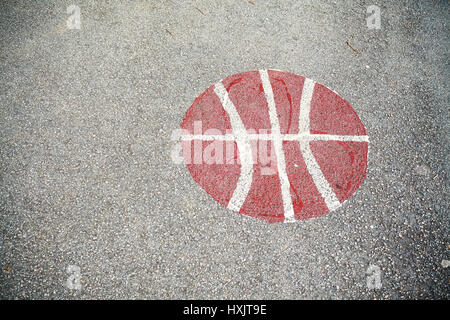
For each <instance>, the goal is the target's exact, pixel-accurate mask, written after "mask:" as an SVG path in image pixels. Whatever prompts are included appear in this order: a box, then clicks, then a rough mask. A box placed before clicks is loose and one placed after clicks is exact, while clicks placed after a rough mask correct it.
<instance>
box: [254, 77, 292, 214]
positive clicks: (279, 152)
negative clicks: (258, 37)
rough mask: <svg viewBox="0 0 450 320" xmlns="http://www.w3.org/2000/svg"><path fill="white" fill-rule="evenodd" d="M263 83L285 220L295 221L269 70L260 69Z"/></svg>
mask: <svg viewBox="0 0 450 320" xmlns="http://www.w3.org/2000/svg"><path fill="white" fill-rule="evenodd" d="M259 74H260V76H261V81H262V85H263V88H264V93H265V95H266V99H267V104H268V106H269V117H270V124H271V126H272V136H273V140H272V141H273V144H274V149H275V155H276V157H277V166H278V175H279V177H280V184H281V197H282V199H283V209H284V222H295V219H294V208H293V206H292V197H291V191H290V190H291V189H290V183H289V178H288V176H287V173H286V161H285V159H284V152H283V141H282V138H281V130H280V123H279V121H278V115H277V109H276V107H275V100H274V97H273V89H272V84H271V83H270V79H269V74H268V72H267V70H260V71H259Z"/></svg>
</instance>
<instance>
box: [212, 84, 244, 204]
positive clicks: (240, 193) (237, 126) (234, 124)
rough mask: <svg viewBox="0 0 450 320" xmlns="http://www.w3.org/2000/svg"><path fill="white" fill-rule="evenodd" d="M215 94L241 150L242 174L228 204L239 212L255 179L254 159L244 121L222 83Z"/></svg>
mask: <svg viewBox="0 0 450 320" xmlns="http://www.w3.org/2000/svg"><path fill="white" fill-rule="evenodd" d="M214 92H215V93H216V95H217V96H218V97H219V99H220V101H221V103H222V106H223V108H224V109H225V111H226V112H227V113H228V116H229V117H230V123H231V128H232V130H233V134H234V136H235V137H236V144H237V147H238V150H239V157H240V160H241V174H240V176H239V179H238V182H237V185H236V189H235V190H234V192H233V196H232V197H231V199H230V202H229V203H228V208H229V209H231V210H235V211H238V212H239V210H240V209H241V207H242V205H243V204H244V201H245V199H246V198H247V195H248V192H249V191H250V187H251V185H252V179H253V158H252V150H251V146H250V144H249V143H248V140H247V138H246V136H247V131H246V130H245V126H244V124H243V123H242V119H241V117H240V116H239V114H238V112H237V110H236V107H235V106H234V104H233V102H232V101H231V100H230V98H229V97H228V92H227V90H226V89H225V87H224V86H223V84H222V82H218V83H216V85H215V86H214Z"/></svg>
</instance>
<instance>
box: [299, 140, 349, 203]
mask: <svg viewBox="0 0 450 320" xmlns="http://www.w3.org/2000/svg"><path fill="white" fill-rule="evenodd" d="M300 151H301V152H302V155H303V159H304V160H305V163H306V167H307V168H308V171H309V174H310V175H311V177H312V179H313V181H314V183H315V184H316V187H317V190H319V193H320V194H321V195H322V197H323V199H324V200H325V204H326V205H327V207H328V209H329V210H330V211H333V210H335V209H337V208H338V207H339V206H340V205H341V203H340V202H339V200H338V198H337V197H336V194H335V193H334V191H333V190H332V189H331V187H330V184H329V183H328V181H327V179H326V178H325V176H324V175H323V172H322V170H321V169H320V166H319V164H318V163H317V161H316V158H315V157H314V155H313V153H312V151H311V148H310V147H309V141H300Z"/></svg>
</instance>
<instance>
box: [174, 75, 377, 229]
mask: <svg viewBox="0 0 450 320" xmlns="http://www.w3.org/2000/svg"><path fill="white" fill-rule="evenodd" d="M266 75H268V79H269V82H270V85H271V87H272V92H273V101H274V106H275V107H274V108H275V110H276V118H277V120H278V125H279V134H280V135H281V136H283V137H289V136H294V135H295V134H299V126H301V125H299V117H300V113H301V111H300V109H301V108H302V107H303V106H304V105H306V104H302V103H303V100H302V94H305V95H304V97H305V96H307V94H306V91H307V89H305V90H303V89H304V84H305V82H306V81H311V80H309V79H305V77H303V76H298V75H295V74H292V73H286V72H282V71H275V70H268V71H267V72H266ZM220 84H222V85H223V87H224V88H225V90H226V93H227V95H228V98H229V100H230V101H231V102H232V104H233V107H234V108H235V111H236V112H237V114H238V116H239V118H240V121H241V122H242V124H243V126H244V127H245V129H246V131H247V133H252V130H254V131H256V132H254V133H256V134H258V133H261V132H267V133H276V132H274V127H273V125H272V124H273V123H274V122H273V119H274V118H273V117H272V118H271V117H270V110H271V109H270V108H271V107H270V104H269V103H268V101H269V100H270V98H268V96H267V90H265V89H266V87H264V84H263V81H262V75H261V72H260V71H250V72H245V73H240V74H236V75H233V76H230V77H227V78H226V79H224V80H222V81H221V82H219V84H218V85H217V84H216V85H213V86H211V87H210V88H208V89H207V90H206V91H205V92H203V93H202V94H201V95H200V96H199V97H197V98H196V99H195V101H194V103H193V104H192V106H191V107H190V108H189V110H188V111H187V112H186V115H185V117H184V119H183V121H182V123H181V128H182V135H194V136H192V137H191V138H187V139H183V140H182V142H181V143H182V147H183V156H184V159H185V163H186V166H187V168H188V170H189V172H190V173H191V175H192V176H193V178H194V180H195V181H196V182H197V183H198V184H199V185H200V186H201V187H202V188H203V189H204V190H205V191H206V192H207V193H208V194H209V195H211V196H212V197H213V198H214V199H215V200H216V201H217V202H219V203H220V204H221V205H223V206H225V207H227V206H228V207H230V203H229V202H230V200H231V199H232V197H233V194H234V192H235V190H236V188H237V184H238V183H239V182H238V181H239V179H240V175H241V169H242V165H241V163H240V160H241V159H240V158H241V150H239V148H238V143H237V142H236V141H234V140H233V139H232V138H230V140H227V141H223V140H220V139H214V136H219V135H225V134H226V133H228V134H229V135H233V134H238V133H237V132H234V131H233V124H232V122H231V121H230V110H228V111H227V109H226V108H225V107H224V105H223V103H222V102H223V100H221V98H220V97H219V95H218V94H217V93H216V90H215V89H216V88H217V86H219V85H220ZM305 87H307V85H306V84H305ZM312 88H313V89H312V91H311V92H312V93H311V94H312V95H311V98H310V100H308V101H309V117H308V119H309V120H308V123H309V130H308V131H305V132H307V133H308V136H310V137H312V138H311V139H312V140H308V141H309V142H307V143H306V144H307V145H308V146H309V150H310V151H311V152H312V155H313V158H314V159H312V160H311V158H308V157H307V156H306V153H304V152H303V151H302V150H301V148H300V143H299V141H297V140H295V139H291V140H289V139H287V138H281V140H282V144H281V147H280V148H281V150H282V152H283V155H284V162H285V165H284V169H283V167H278V164H279V163H281V155H278V154H277V152H276V143H275V142H274V141H273V140H265V141H267V142H266V146H267V150H269V152H268V154H267V157H268V158H269V159H270V156H271V155H272V159H276V160H273V161H272V163H267V161H263V160H261V159H259V158H257V159H256V160H254V161H255V162H256V163H255V164H254V165H253V169H252V173H251V186H250V187H249V189H248V192H247V193H246V195H245V196H243V198H242V201H241V205H240V207H239V208H238V209H236V208H234V210H236V211H239V212H240V213H242V214H246V215H250V216H254V217H257V218H260V219H264V220H267V221H269V222H283V221H285V217H287V214H288V212H292V211H293V216H292V217H293V218H294V219H295V220H303V219H309V218H313V217H318V216H321V215H323V214H325V213H327V212H329V211H332V210H333V209H335V207H332V206H330V204H329V203H331V202H330V201H331V200H330V199H335V203H336V204H337V205H340V204H342V202H344V201H345V200H346V199H348V198H349V197H350V196H351V195H352V194H353V193H354V192H355V191H356V189H358V187H359V186H360V185H361V183H362V181H363V179H364V177H365V175H366V171H367V152H368V138H367V137H366V129H365V127H364V125H363V124H362V122H361V120H360V119H359V117H358V115H357V114H356V112H355V111H354V110H353V108H352V107H351V106H350V104H349V103H348V102H347V101H345V100H344V99H342V98H341V97H340V96H339V95H338V94H336V93H335V92H333V91H332V90H330V89H328V88H326V87H325V86H323V85H321V84H318V83H315V84H314V83H313V84H312ZM303 91H305V92H303ZM301 106H302V107H301ZM272 110H274V109H272ZM305 110H307V108H306V107H305ZM231 118H232V116H231ZM200 123H201V129H200V130H201V131H200V132H198V131H199V124H200ZM234 123H236V122H234ZM195 126H196V127H197V129H196V130H197V132H195V130H194V127H195ZM234 129H235V127H234ZM261 130H265V131H261ZM209 135H212V138H211V137H210V138H208V139H206V138H203V136H209ZM315 135H317V136H315ZM321 135H323V136H324V137H325V138H326V139H324V140H321V139H322V138H317V137H321ZM197 138H198V139H197ZM366 138H367V139H366ZM284 139H287V140H284ZM352 139H354V140H352ZM355 140H356V141H355ZM252 141H253V142H251V148H252V152H253V153H254V154H253V157H254V159H255V153H256V157H258V155H259V154H258V152H260V151H259V150H263V147H261V145H260V144H258V143H261V144H262V142H261V141H263V140H252ZM255 141H256V142H255ZM220 143H222V150H221V148H220V147H219V144H220ZM227 149H228V150H227ZM230 150H231V151H230ZM233 150H234V152H233ZM255 150H256V151H255ZM278 150H280V149H278ZM220 152H221V153H222V154H221V155H220ZM272 152H273V153H272ZM216 153H217V154H216ZM261 153H264V152H263V151H261ZM211 158H214V159H215V161H213V162H211ZM220 158H222V159H223V161H222V162H221V161H220ZM314 160H315V163H316V164H317V165H318V167H319V168H320V169H319V170H315V171H314V170H312V169H311V168H312V167H313V163H314ZM274 163H275V165H274ZM280 170H282V171H280ZM283 170H284V173H283ZM283 175H284V176H287V180H288V184H289V185H287V184H286V180H283V179H282V177H283ZM320 175H321V176H322V177H323V178H325V181H326V183H324V184H320V183H318V181H320V179H319V178H320V177H319V176H320ZM283 181H284V185H285V190H288V193H289V198H290V200H291V204H289V203H288V202H286V201H285V202H284V203H285V204H284V203H283V186H282V184H283ZM322 181H323V180H322ZM286 186H287V187H286ZM324 186H325V187H324ZM286 188H287V189H286ZM327 188H328V189H327ZM325 189H327V190H332V195H331V196H329V197H328V201H329V202H327V200H326V198H327V196H326V193H324V191H323V190H325ZM320 190H322V192H321V191H320ZM284 199H286V191H285V198H284ZM336 200H337V201H338V202H336ZM233 201H234V200H233ZM286 203H287V205H286ZM327 203H328V204H327ZM290 205H291V208H292V211H289V210H288V208H289V206H290ZM330 209H331V210H330Z"/></svg>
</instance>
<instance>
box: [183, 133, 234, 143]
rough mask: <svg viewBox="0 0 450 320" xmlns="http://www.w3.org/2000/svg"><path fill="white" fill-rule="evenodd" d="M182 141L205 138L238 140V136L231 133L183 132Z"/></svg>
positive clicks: (208, 139)
mask: <svg viewBox="0 0 450 320" xmlns="http://www.w3.org/2000/svg"><path fill="white" fill-rule="evenodd" d="M181 140H182V141H191V140H203V141H213V140H223V141H236V140H237V139H236V137H235V136H234V135H231V134H224V135H221V134H218V135H214V134H183V135H181Z"/></svg>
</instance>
